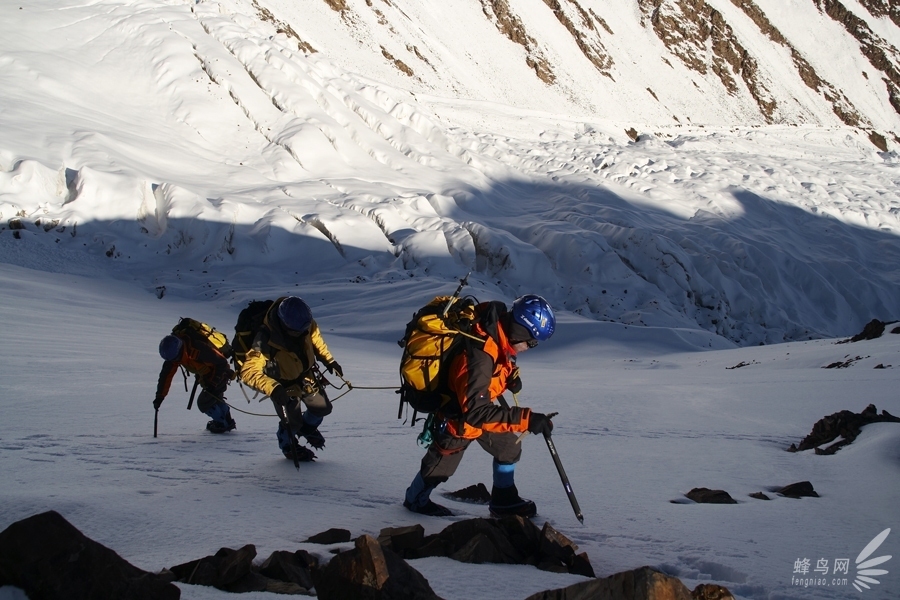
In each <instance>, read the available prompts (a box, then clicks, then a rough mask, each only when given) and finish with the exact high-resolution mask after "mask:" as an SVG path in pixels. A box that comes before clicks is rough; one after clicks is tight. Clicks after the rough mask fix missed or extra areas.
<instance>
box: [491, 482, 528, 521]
mask: <svg viewBox="0 0 900 600" xmlns="http://www.w3.org/2000/svg"><path fill="white" fill-rule="evenodd" d="M489 508H490V511H491V516H492V517H498V518H499V517H508V516H519V517H525V518H526V519H530V518H531V517H533V516H535V515H536V514H537V506H535V504H534V502H532V501H531V500H527V499H525V498H522V497H521V496H519V490H517V489H516V486H515V485H512V486H509V487H497V486H494V488H493V489H492V490H491V504H490V507H489Z"/></svg>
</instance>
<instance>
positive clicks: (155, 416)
mask: <svg viewBox="0 0 900 600" xmlns="http://www.w3.org/2000/svg"><path fill="white" fill-rule="evenodd" d="M154 411H155V412H154V414H153V437H156V428H157V426H158V425H159V409H158V408H154Z"/></svg>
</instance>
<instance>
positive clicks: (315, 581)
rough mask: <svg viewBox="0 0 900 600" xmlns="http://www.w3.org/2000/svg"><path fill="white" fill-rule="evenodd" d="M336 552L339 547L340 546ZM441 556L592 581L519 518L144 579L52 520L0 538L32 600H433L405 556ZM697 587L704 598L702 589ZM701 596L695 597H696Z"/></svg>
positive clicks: (655, 578) (554, 538) (211, 559)
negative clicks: (322, 558)
mask: <svg viewBox="0 0 900 600" xmlns="http://www.w3.org/2000/svg"><path fill="white" fill-rule="evenodd" d="M345 532H346V530H343V529H330V530H328V531H326V532H323V533H322V534H317V535H315V536H312V537H310V538H308V541H309V540H314V539H316V540H322V541H325V542H326V543H330V542H331V541H334V540H336V539H344V538H345ZM338 543H340V542H338ZM424 556H448V557H449V558H453V559H455V560H459V561H463V562H469V563H484V562H497V563H505V564H528V565H533V566H536V567H537V568H539V569H543V570H546V571H553V572H559V573H574V574H579V575H583V576H586V577H591V578H594V571H593V568H592V567H591V564H590V561H589V560H588V558H587V555H586V554H585V553H580V554H579V553H578V547H577V546H576V545H575V544H574V543H573V542H572V541H571V540H570V539H569V538H567V537H566V536H564V535H563V534H561V533H560V532H558V531H556V530H555V529H554V528H553V527H552V526H551V525H550V524H549V523H545V524H544V526H543V528H541V529H538V527H537V526H536V525H534V524H533V523H532V522H531V521H530V520H528V519H523V518H521V517H509V518H505V519H470V520H468V521H458V522H455V523H452V524H451V525H449V526H448V527H446V528H445V529H444V530H443V531H442V532H440V533H439V534H436V535H431V536H425V530H424V528H423V527H422V526H421V525H413V526H408V527H391V528H386V529H384V530H382V532H381V534H380V535H379V537H378V539H375V538H373V537H371V536H368V535H363V536H360V537H358V538H356V540H355V542H354V547H353V548H352V549H349V550H344V551H340V552H337V554H336V555H335V556H334V557H333V558H332V559H331V560H330V561H329V562H328V564H327V565H324V566H320V564H319V559H318V558H316V557H315V556H313V555H311V554H310V553H308V552H306V551H305V550H297V551H296V552H286V551H276V552H273V553H272V554H271V555H270V556H269V558H267V559H266V560H265V561H264V562H263V563H262V564H261V565H258V564H255V563H254V559H255V557H256V547H255V546H254V545H252V544H247V545H245V546H242V547H241V548H239V549H237V550H234V549H231V548H222V549H220V550H219V551H218V552H216V553H215V554H214V555H212V556H206V557H204V558H201V559H198V560H193V561H190V562H186V563H182V564H180V565H176V566H174V567H171V568H170V569H163V571H162V572H161V573H159V574H152V573H148V572H146V571H142V570H140V569H138V568H137V567H134V566H132V565H131V564H129V563H128V562H126V561H124V560H123V559H122V558H121V557H119V556H118V555H117V554H116V553H115V552H113V551H112V550H109V549H108V548H105V547H104V546H102V545H100V544H98V543H96V542H94V541H92V540H90V539H88V538H86V537H85V536H84V535H83V534H82V533H81V532H79V531H78V530H77V529H75V528H74V527H73V526H72V525H71V524H69V523H68V522H67V521H66V520H65V519H64V518H63V517H62V516H60V515H59V514H58V513H56V512H53V511H50V512H47V513H42V514H39V515H35V516H33V517H29V518H27V519H24V520H22V521H19V522H17V523H14V524H13V525H11V526H10V527H8V528H7V529H6V530H5V531H3V532H2V533H0V586H4V585H9V586H14V587H17V588H20V589H22V590H24V591H25V593H26V594H27V595H28V596H29V597H30V598H33V599H35V600H38V599H40V600H48V599H49V600H55V599H60V600H62V599H68V598H91V599H95V598H96V599H99V600H177V599H178V598H179V597H180V595H181V591H180V590H179V589H178V587H176V586H175V585H172V583H171V582H173V581H178V582H183V583H189V584H193V585H206V586H212V587H215V588H217V589H220V590H224V591H227V592H232V593H242V592H257V591H260V592H261V591H266V592H271V593H277V594H290V595H300V594H302V595H312V596H316V595H317V596H318V597H320V598H322V599H323V600H331V599H343V598H359V599H363V600H382V599H384V600H388V599H391V600H440V598H439V597H438V596H437V595H436V594H435V592H434V590H432V588H431V586H430V585H429V583H428V581H427V580H426V579H425V578H424V577H423V576H422V575H421V574H420V573H419V572H418V571H416V570H415V569H414V568H413V567H411V566H410V565H409V564H408V563H407V562H406V561H405V560H404V558H403V557H407V558H414V557H424ZM701 588H702V589H701ZM698 594H699V595H698ZM730 597H731V596H730V592H728V590H726V589H725V588H721V587H720V586H715V585H712V584H705V585H704V586H698V588H697V589H696V590H694V597H693V600H728V598H730ZM530 598H542V599H543V598H546V599H556V598H559V599H562V598H565V599H567V600H573V599H585V600H586V599H588V598H604V599H605V600H618V599H622V600H626V599H627V600H642V599H647V600H663V599H664V600H688V599H689V598H691V594H690V592H688V591H687V588H685V587H684V585H683V584H682V583H681V582H680V581H679V580H678V579H675V578H673V577H669V576H667V575H664V574H663V573H660V572H658V571H655V570H653V569H651V568H650V567H643V568H641V569H636V570H634V571H628V572H624V573H618V574H616V575H612V576H610V577H606V578H604V579H592V580H591V581H586V582H583V583H579V584H576V585H574V586H569V587H568V588H564V589H559V590H549V591H546V592H541V593H539V594H535V595H533V596H531V597H530Z"/></svg>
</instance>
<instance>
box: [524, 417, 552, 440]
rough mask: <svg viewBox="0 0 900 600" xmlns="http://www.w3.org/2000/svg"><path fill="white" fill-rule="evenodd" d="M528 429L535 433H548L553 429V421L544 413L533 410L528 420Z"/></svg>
mask: <svg viewBox="0 0 900 600" xmlns="http://www.w3.org/2000/svg"><path fill="white" fill-rule="evenodd" d="M528 431H529V432H531V433H535V434H538V433H540V434H544V435H550V432H551V431H553V421H551V420H550V417H548V416H547V415H545V414H544V413H536V412H533V413H531V418H530V419H529V420H528Z"/></svg>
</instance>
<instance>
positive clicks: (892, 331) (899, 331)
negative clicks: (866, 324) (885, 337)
mask: <svg viewBox="0 0 900 600" xmlns="http://www.w3.org/2000/svg"><path fill="white" fill-rule="evenodd" d="M891 333H900V327H894V328H893V329H891Z"/></svg>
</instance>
